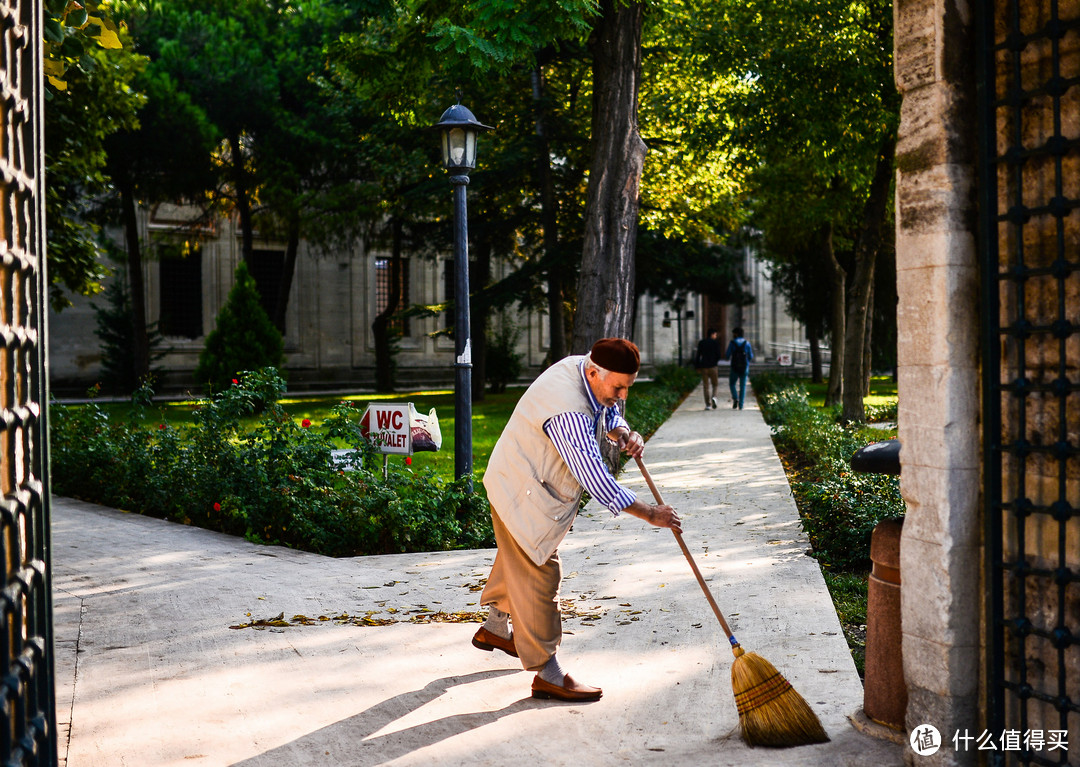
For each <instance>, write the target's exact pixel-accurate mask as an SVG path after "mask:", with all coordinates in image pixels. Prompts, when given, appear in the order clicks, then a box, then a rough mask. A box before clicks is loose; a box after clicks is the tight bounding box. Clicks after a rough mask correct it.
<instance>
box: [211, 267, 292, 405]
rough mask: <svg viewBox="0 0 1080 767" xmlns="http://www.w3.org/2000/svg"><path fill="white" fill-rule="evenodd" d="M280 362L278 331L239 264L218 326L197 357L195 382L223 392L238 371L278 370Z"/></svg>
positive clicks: (279, 335)
mask: <svg viewBox="0 0 1080 767" xmlns="http://www.w3.org/2000/svg"><path fill="white" fill-rule="evenodd" d="M283 359H284V343H283V341H282V338H281V331H279V330H278V329H277V327H275V325H274V323H273V322H272V321H271V320H270V317H269V316H268V315H267V313H266V310H265V309H263V308H262V304H261V303H260V301H259V289H258V288H257V287H256V286H255V278H254V277H252V276H251V273H250V272H249V271H248V267H247V264H246V263H244V262H243V261H241V262H240V265H239V266H238V267H236V283H235V284H234V285H233V287H232V290H230V291H229V297H228V299H227V300H226V301H225V305H224V306H223V307H221V311H220V312H218V316H217V326H216V327H215V328H214V330H212V331H211V332H210V334H209V335H208V336H207V337H206V346H205V347H204V348H203V350H202V352H201V353H200V354H199V366H198V367H197V368H196V369H195V379H196V380H197V381H199V383H201V384H204V385H205V386H206V387H208V389H209V390H210V391H223V390H225V389H227V388H228V387H229V386H230V384H231V383H232V381H233V379H234V378H236V376H237V373H238V371H241V370H257V369H259V368H264V367H277V366H279V365H280V364H281V362H282V360H283Z"/></svg>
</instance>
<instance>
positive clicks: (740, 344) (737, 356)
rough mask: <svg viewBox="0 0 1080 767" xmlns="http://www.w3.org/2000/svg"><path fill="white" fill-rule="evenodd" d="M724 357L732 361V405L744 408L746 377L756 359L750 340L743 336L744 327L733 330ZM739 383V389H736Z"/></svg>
mask: <svg viewBox="0 0 1080 767" xmlns="http://www.w3.org/2000/svg"><path fill="white" fill-rule="evenodd" d="M724 359H726V360H730V361H731V369H730V370H729V372H728V386H730V387H731V406H732V407H733V408H735V409H736V410H742V409H743V400H744V399H746V378H747V376H748V374H749V373H750V363H751V362H753V361H754V349H753V347H752V346H750V342H749V341H747V340H746V339H745V338H743V329H742V328H739V327H737V328H735V330H734V332H732V339H731V343H729V344H728V347H727V351H725V352H724ZM736 384H738V391H736Z"/></svg>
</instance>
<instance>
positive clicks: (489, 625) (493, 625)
mask: <svg viewBox="0 0 1080 767" xmlns="http://www.w3.org/2000/svg"><path fill="white" fill-rule="evenodd" d="M509 617H510V613H504V612H503V611H502V610H500V609H499V608H498V607H495V606H494V605H492V606H491V607H489V608H488V617H487V620H486V621H484V628H486V629H487V630H488V631H490V632H491V633H492V634H494V635H495V636H499V637H502V638H503V639H509V638H510V626H509V625H507V622H506V621H507V618H509Z"/></svg>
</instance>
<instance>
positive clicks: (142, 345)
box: [117, 173, 150, 386]
mask: <svg viewBox="0 0 1080 767" xmlns="http://www.w3.org/2000/svg"><path fill="white" fill-rule="evenodd" d="M118 175H120V176H121V178H119V179H117V184H118V186H119V187H120V204H121V205H122V206H123V212H122V215H123V219H124V239H125V242H126V244H127V272H128V283H129V284H128V287H129V289H130V294H131V330H132V333H131V339H132V346H133V348H132V350H131V352H132V366H133V368H134V369H133V370H132V371H131V372H132V373H133V374H134V376H135V377H134V382H135V385H136V386H138V385H139V383H140V382H141V381H143V380H145V379H146V377H147V376H149V375H150V334H149V333H148V332H147V330H146V288H145V285H144V284H143V271H142V246H141V244H140V243H139V219H138V215H137V212H136V210H135V190H134V189H133V188H132V184H131V179H130V178H129V177H128V176H127V174H126V173H124V174H118Z"/></svg>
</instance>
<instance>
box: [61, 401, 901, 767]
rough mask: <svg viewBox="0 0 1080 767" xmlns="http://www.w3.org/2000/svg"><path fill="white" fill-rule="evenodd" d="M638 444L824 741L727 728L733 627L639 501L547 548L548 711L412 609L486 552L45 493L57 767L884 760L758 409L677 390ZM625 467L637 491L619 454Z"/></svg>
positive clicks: (437, 603) (481, 563)
mask: <svg viewBox="0 0 1080 767" xmlns="http://www.w3.org/2000/svg"><path fill="white" fill-rule="evenodd" d="M725 402H726V398H725ZM630 420H631V423H632V422H633V395H632V394H631V399H630ZM645 458H646V464H647V465H648V466H649V468H650V471H651V473H652V474H653V477H654V479H655V480H656V482H657V484H658V485H659V487H660V489H661V492H662V493H663V494H664V497H665V500H666V501H667V502H669V503H671V504H672V505H674V506H675V507H676V508H677V509H678V510H679V512H680V514H681V515H682V517H683V520H684V526H685V530H684V537H685V538H686V540H687V543H688V545H689V546H690V548H691V551H693V552H694V556H695V558H696V560H697V562H698V564H699V566H700V567H701V569H702V571H703V573H704V575H705V578H706V579H707V580H708V581H709V582H710V584H711V587H712V590H713V594H714V595H715V596H716V598H717V600H718V602H719V603H720V606H721V608H722V609H724V610H725V613H726V615H727V616H728V619H729V621H730V622H731V624H732V628H733V629H734V631H735V632H736V636H737V637H738V638H739V639H740V641H741V642H742V643H743V646H744V647H746V648H747V649H748V650H753V651H756V652H758V653H760V654H761V655H763V656H764V657H766V658H767V659H769V660H770V661H772V662H773V664H775V665H776V666H777V667H778V668H779V669H780V670H781V672H782V673H783V674H784V675H785V676H786V677H787V678H788V679H789V680H790V681H791V683H792V684H793V686H794V687H795V689H796V690H798V691H799V692H800V693H801V694H802V695H803V697H804V698H805V699H806V700H807V701H808V702H809V703H810V705H811V706H812V707H813V708H814V710H815V711H816V712H817V714H818V716H819V717H820V718H821V720H822V723H823V724H824V726H825V728H826V730H827V731H828V733H829V735H830V736H831V738H832V740H831V742H829V743H826V744H822V745H817V746H805V747H800V748H794V749H786V750H772V749H762V748H758V749H751V748H749V747H747V746H746V745H745V744H744V743H743V741H742V740H741V739H740V737H739V735H738V731H737V723H738V716H737V714H736V711H735V704H734V699H733V696H732V690H731V680H730V667H731V661H732V656H731V651H730V648H729V646H728V642H727V639H726V638H725V637H724V635H723V632H722V631H721V629H720V627H719V625H718V624H717V621H716V619H715V617H714V616H713V614H712V612H711V610H710V608H709V606H708V603H707V602H706V600H705V598H704V595H703V594H702V593H701V591H700V588H699V586H698V584H697V582H696V581H695V580H694V577H693V574H692V572H691V571H690V568H689V566H688V565H687V563H686V560H685V559H684V558H683V556H682V554H681V552H680V551H679V548H678V546H677V545H676V543H675V541H674V540H673V538H672V536H671V534H670V533H668V532H667V531H665V530H656V529H654V528H650V527H648V526H647V525H645V524H644V523H642V522H640V521H639V520H637V519H635V518H633V517H628V516H623V517H620V518H613V517H612V516H611V514H610V513H609V512H607V511H606V510H603V509H599V508H597V507H595V506H590V507H588V508H587V509H586V510H585V511H584V512H583V513H582V514H581V515H580V517H579V519H578V521H577V522H576V523H575V525H574V528H573V531H572V532H571V533H570V535H569V537H568V538H567V540H566V542H565V543H564V545H563V547H562V549H561V552H562V557H563V566H564V571H565V574H566V578H565V582H564V585H563V597H564V599H565V603H564V615H565V619H564V624H565V628H566V636H565V638H564V642H563V648H562V651H561V653H560V659H561V660H562V661H563V665H564V667H566V668H568V669H569V670H570V671H571V672H572V673H573V674H574V675H575V676H577V677H578V678H580V679H581V680H583V681H585V682H587V683H592V684H596V685H599V686H601V687H603V688H604V697H603V699H602V700H600V701H598V702H596V703H587V704H566V703H559V702H555V701H539V700H534V699H532V698H531V697H530V695H529V684H530V681H531V679H532V675H531V674H529V673H528V672H525V671H522V670H521V668H520V666H518V665H517V664H516V662H515V661H514V659H512V658H509V657H508V656H506V655H503V654H501V653H498V652H496V653H485V652H481V651H479V650H476V649H475V648H473V647H472V646H471V645H470V643H469V639H470V637H471V636H472V634H473V632H474V631H475V630H476V624H475V623H454V622H426V621H427V620H428V619H429V617H430V616H431V615H432V614H433V613H439V612H442V613H445V614H454V613H461V614H463V615H464V616H466V617H467V616H468V615H469V614H470V613H475V612H476V611H477V610H479V609H480V608H479V605H478V604H477V602H478V597H479V588H480V587H481V585H482V583H483V581H484V579H485V578H486V577H487V573H488V569H489V568H490V565H491V562H492V558H493V555H494V551H489V550H481V551H455V552H442V553H432V554H403V555H393V556H375V557H362V558H355V559H330V558H326V557H320V556H317V555H314V554H308V553H304V552H299V551H293V550H289V549H284V548H278V547H267V546H256V545H253V544H250V543H248V542H246V541H244V540H241V539H238V538H233V537H229V536H226V535H221V534H218V533H213V532H209V531H206V530H200V529H198V528H193V527H185V526H182V525H176V524H172V523H169V522H164V521H161V520H157V519H151V518H147V517H142V516H138V515H135V514H125V513H122V512H118V511H115V510H112V509H107V508H103V507H100V506H94V505H92V504H87V503H82V502H78V501H73V500H69V499H63V498H57V499H54V502H53V506H52V513H53V544H54V545H53V564H54V572H53V583H54V588H55V612H56V621H55V625H56V646H57V679H58V688H59V691H58V696H57V697H58V702H57V708H58V717H59V719H60V725H61V744H60V755H61V763H62V764H63V763H64V762H65V761H66V764H67V765H68V766H69V767H121V766H123V765H127V766H130V767H157V766H158V765H177V766H179V765H185V766H189V767H190V766H191V765H236V766H237V767H240V766H243V767H271V766H273V767H300V766H302V765H377V764H378V765H381V764H392V765H431V764H437V765H469V766H470V767H472V766H474V765H503V764H540V765H575V766H580V765H615V764H627V765H732V766H734V765H830V767H834V766H840V765H873V766H874V767H891V766H892V765H900V764H902V747H901V746H898V745H894V744H893V743H889V742H887V741H884V740H878V739H875V738H872V737H869V736H868V735H865V734H863V733H862V732H860V731H859V730H856V729H855V728H854V727H853V726H852V724H851V722H850V721H849V718H848V717H849V715H852V714H854V713H855V712H856V711H858V710H859V709H860V708H861V705H862V686H861V683H860V681H859V678H858V675H857V674H856V672H855V668H854V665H853V664H852V661H851V658H850V655H849V654H848V651H847V646H846V644H845V642H844V637H843V635H842V633H841V630H840V625H839V622H838V621H837V618H836V614H835V612H834V610H833V607H832V603H831V601H830V599H829V595H828V592H827V591H826V588H825V585H824V582H823V580H822V577H821V574H820V572H819V570H818V567H817V565H816V563H815V562H814V561H813V560H812V559H811V558H809V557H807V556H805V551H806V549H807V547H808V544H807V540H806V537H805V535H804V534H803V532H802V531H801V528H800V527H799V523H798V520H797V513H796V510H795V505H794V502H793V500H792V498H791V494H790V491H789V489H788V485H787V482H786V479H785V477H784V472H783V469H782V467H781V465H780V462H779V460H778V459H777V456H776V453H775V451H774V449H773V446H772V443H771V441H770V439H769V431H768V427H767V426H766V425H765V424H764V422H763V421H762V418H761V414H760V412H759V411H758V410H757V408H756V405H755V404H754V403H752V402H750V403H748V405H747V409H746V410H744V411H736V410H732V409H730V408H724V407H721V409H719V410H716V411H708V412H706V411H703V410H702V405H701V395H700V392H695V393H694V394H693V395H692V396H691V397H690V398H688V400H687V401H686V402H685V403H684V404H683V406H682V407H681V408H679V409H678V411H677V412H676V413H675V414H674V416H673V417H672V418H671V419H670V420H669V421H668V422H667V423H666V424H665V425H664V426H663V427H662V428H661V429H660V430H659V431H658V432H657V433H656V434H655V435H654V436H653V438H652V439H651V440H650V441H649V443H648V445H647V448H646V455H645ZM624 480H625V481H626V482H627V483H628V484H629V485H630V486H632V487H633V488H634V489H636V490H638V491H639V492H641V493H645V494H648V492H649V491H648V489H647V487H646V486H645V483H644V481H643V480H642V479H641V476H640V475H639V474H638V472H637V469H636V467H634V466H633V465H632V464H631V466H630V467H629V468H628V469H627V473H626V474H625V475H624ZM277 616H282V617H283V621H282V622H284V623H285V624H287V625H284V626H273V625H270V626H266V627H263V628H251V627H248V628H231V627H234V626H243V625H244V624H250V623H252V622H253V621H259V620H263V621H267V622H270V623H272V621H269V620H268V619H272V618H275V617H277ZM294 616H307V618H310V619H311V620H310V621H309V623H310V625H300V624H302V623H304V621H302V620H301V619H299V618H296V619H294ZM365 619H366V620H367V622H370V623H378V622H382V621H386V620H395V621H397V622H395V623H390V624H388V625H358V624H360V623H362V622H363V621H364V620H365Z"/></svg>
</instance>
